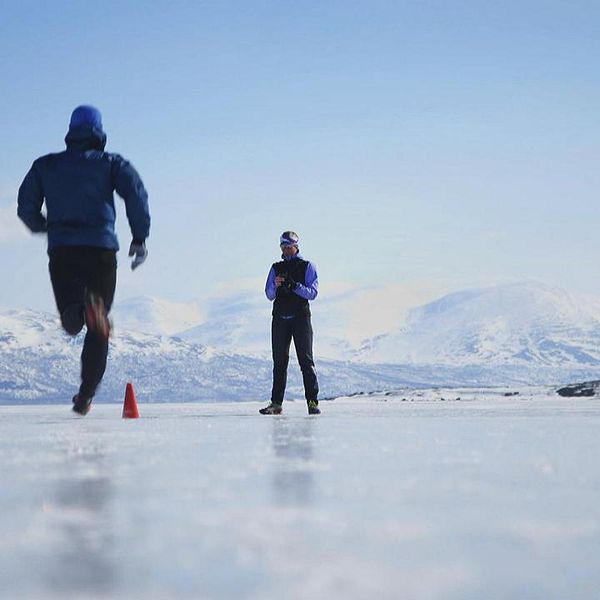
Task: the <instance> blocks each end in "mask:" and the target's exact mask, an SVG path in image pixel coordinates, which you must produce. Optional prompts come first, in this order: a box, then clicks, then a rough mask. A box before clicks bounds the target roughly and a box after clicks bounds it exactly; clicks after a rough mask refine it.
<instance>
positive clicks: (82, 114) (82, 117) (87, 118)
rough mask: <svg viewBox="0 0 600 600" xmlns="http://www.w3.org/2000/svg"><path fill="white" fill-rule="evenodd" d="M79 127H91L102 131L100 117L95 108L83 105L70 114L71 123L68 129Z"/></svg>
mask: <svg viewBox="0 0 600 600" xmlns="http://www.w3.org/2000/svg"><path fill="white" fill-rule="evenodd" d="M79 125H91V126H92V127H95V128H96V129H100V130H102V115H101V114H100V111H99V110H98V109H97V108H96V107H95V106H89V105H86V104H83V105H82V106H78V107H77V108H76V109H75V110H74V111H73V112H72V113H71V122H70V123H69V127H78V126H79Z"/></svg>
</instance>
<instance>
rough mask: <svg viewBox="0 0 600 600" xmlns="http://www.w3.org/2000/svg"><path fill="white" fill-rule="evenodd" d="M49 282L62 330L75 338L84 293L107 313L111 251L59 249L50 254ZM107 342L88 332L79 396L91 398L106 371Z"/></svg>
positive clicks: (113, 275)
mask: <svg viewBox="0 0 600 600" xmlns="http://www.w3.org/2000/svg"><path fill="white" fill-rule="evenodd" d="M49 254H50V262H49V265H48V267H49V270H50V280H51V281H52V289H53V290H54V298H55V300H56V306H57V308H58V312H59V313H60V320H61V323H62V326H63V328H64V329H65V331H66V332H67V333H68V334H69V335H77V334H78V333H79V332H80V331H81V330H82V328H83V325H84V311H83V307H84V300H85V295H86V292H95V293H96V294H98V295H99V296H101V297H102V299H103V300H104V304H105V306H106V310H107V311H109V310H110V307H111V305H112V302H113V299H114V296H115V286H116V283H117V259H116V252H115V251H114V250H106V249H105V248H95V247H92V246H61V247H59V248H54V249H53V250H51V251H50V253H49ZM107 357H108V340H106V339H102V338H101V337H99V336H98V335H96V334H95V333H93V332H91V331H88V332H87V333H86V335H85V340H84V342H83V350H82V352H81V386H80V388H79V394H80V395H81V396H84V397H86V398H91V397H92V396H93V395H94V394H95V393H96V388H97V387H98V384H99V383H100V381H102V377H103V376H104V371H105V370H106V359H107Z"/></svg>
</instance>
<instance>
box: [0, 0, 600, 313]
mask: <svg viewBox="0 0 600 600" xmlns="http://www.w3.org/2000/svg"><path fill="white" fill-rule="evenodd" d="M1 14H2V18H1V20H0V67H1V71H0V72H1V77H2V94H0V130H1V131H2V133H3V143H2V147H1V149H0V217H1V219H2V221H1V224H0V250H2V251H1V252H0V277H1V278H2V281H4V282H6V281H8V280H12V281H14V284H11V285H10V286H7V285H3V286H2V292H1V294H0V306H4V307H14V308H23V307H33V308H47V309H53V299H52V295H51V291H50V285H49V282H48V276H47V266H46V257H45V248H44V241H43V240H42V239H32V237H31V236H29V235H28V234H27V233H26V232H25V231H24V230H23V229H22V228H21V227H20V225H19V224H18V223H17V222H16V220H14V217H13V213H14V207H15V198H16V191H17V189H18V186H19V184H20V182H21V180H22V178H23V176H24V175H25V173H26V172H27V170H28V168H29V166H30V165H31V162H32V161H33V160H34V159H35V158H36V157H38V156H40V155H42V154H45V153H48V152H53V151H58V150H61V149H62V148H63V145H64V144H63V138H64V135H65V133H66V129H67V123H68V119H69V115H70V112H71V110H72V109H73V108H74V107H75V106H76V105H78V104H81V103H91V104H95V105H96V106H98V107H99V108H100V110H101V111H102V113H103V120H104V126H105V129H106V132H107V134H108V144H107V149H108V150H109V151H115V152H119V153H121V154H123V155H124V156H125V157H126V158H128V159H129V160H131V162H132V163H133V164H134V165H135V166H136V168H137V169H138V171H139V172H140V174H141V175H142V178H143V179H144V182H145V184H146V187H147V188H148V191H149V193H150V203H151V210H152V218H153V226H152V233H151V237H150V239H149V240H148V247H149V250H150V256H149V259H148V262H147V264H146V265H144V267H143V269H140V270H138V271H137V272H136V273H133V274H132V273H130V272H129V270H128V268H126V262H125V258H126V257H125V256H124V253H123V252H122V253H121V255H120V266H121V268H120V270H119V291H118V294H119V295H120V296H121V297H125V296H131V295H140V294H147V295H151V296H157V297H161V298H165V299H170V300H174V301H186V300H190V299H193V298H196V297H199V296H204V295H207V294H210V293H211V291H212V290H216V289H218V287H219V286H223V285H225V286H229V287H230V288H231V287H234V288H235V286H236V285H238V282H239V286H240V287H243V286H247V285H248V283H249V282H254V281H256V282H258V284H257V285H262V282H263V280H264V278H265V277H266V273H267V271H268V268H269V266H270V264H271V262H273V261H274V260H277V258H278V247H277V243H278V236H279V233H280V231H281V230H283V229H288V228H293V229H295V230H296V231H298V233H299V234H300V237H301V248H302V251H303V253H304V255H305V256H306V257H307V258H309V259H311V260H313V261H314V262H315V263H316V264H317V266H318V268H319V275H320V280H321V285H322V290H325V291H327V290H330V291H332V292H333V291H335V290H336V289H338V288H340V289H341V287H343V286H370V285H380V284H388V283H389V284H402V285H406V286H412V287H413V288H419V287H423V288H427V289H434V290H439V291H440V292H443V291H449V290H453V289H459V288H462V287H468V286H473V285H483V284H487V283H497V282H501V281H508V280H514V279H532V278H533V279H540V280H543V281H545V282H548V283H552V284H556V285H559V286H563V287H568V288H570V289H573V290H575V291H578V292H586V293H592V294H596V295H600V277H599V275H600V272H599V267H598V259H599V257H600V235H598V229H599V227H598V218H597V216H598V211H599V209H598V201H597V197H598V190H599V189H600V175H599V170H598V166H597V162H598V157H599V156H600V141H599V140H600V135H599V134H600V119H599V117H598V110H599V108H598V107H599V106H600V85H599V83H600V81H599V79H600V78H599V75H598V72H599V70H598V61H599V59H600V38H599V36H598V30H599V28H600V5H598V3H596V2H578V1H572V2H558V1H551V0H549V1H546V2H534V1H522V2H511V1H509V2H502V3H500V2H483V1H481V2H476V1H456V2H454V1H451V0H447V1H424V0H423V1H406V2H378V1H366V0H365V1H362V2H353V1H344V2H341V1H331V2H327V1H319V2H317V1H311V2H302V1H296V2H291V1H289V2H288V1H278V2H275V1H255V2H254V1H248V2H226V1H223V2H216V1H215V2H173V1H170V2H161V1H154V2H112V1H110V0H109V1H104V2H102V3H87V2H61V1H57V2H54V3H51V4H47V3H43V2H28V1H24V2H1ZM118 231H119V237H120V241H121V246H122V248H123V249H126V248H127V246H128V244H129V233H128V229H127V223H126V220H125V214H124V210H123V209H122V205H121V207H120V209H119V216H118ZM118 297H119V296H118Z"/></svg>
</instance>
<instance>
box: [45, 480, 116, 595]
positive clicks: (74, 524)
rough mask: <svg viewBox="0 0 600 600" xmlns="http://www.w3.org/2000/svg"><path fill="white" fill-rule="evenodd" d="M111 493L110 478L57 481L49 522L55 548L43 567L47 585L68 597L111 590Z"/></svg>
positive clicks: (113, 577) (112, 579)
mask: <svg viewBox="0 0 600 600" xmlns="http://www.w3.org/2000/svg"><path fill="white" fill-rule="evenodd" d="M110 495H111V487H110V480H109V479H108V478H107V477H104V476H101V477H97V478H84V479H77V478H73V479H61V480H59V482H58V486H57V491H56V497H55V503H54V504H53V505H52V514H53V515H54V519H53V522H51V524H52V525H53V527H54V529H55V531H54V532H53V533H52V535H53V537H54V538H55V540H56V542H55V543H56V549H55V552H53V553H52V554H51V559H52V560H51V562H50V564H48V565H46V569H45V578H46V580H47V582H48V587H50V588H53V589H55V590H56V591H58V592H61V593H64V594H66V595H67V597H68V596H69V595H70V594H81V593H83V592H85V593H88V594H89V593H97V594H99V595H101V594H108V593H109V592H110V591H111V590H112V588H113V584H114V580H115V564H114V561H113V552H112V547H111V544H112V529H111V527H110V514H109V503H110Z"/></svg>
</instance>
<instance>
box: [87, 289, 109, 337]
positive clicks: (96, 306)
mask: <svg viewBox="0 0 600 600" xmlns="http://www.w3.org/2000/svg"><path fill="white" fill-rule="evenodd" d="M85 324H86V326H87V328H88V331H93V332H94V333H95V334H96V335H97V336H98V337H99V338H101V339H103V340H107V339H108V336H109V335H110V330H111V322H110V319H109V318H108V315H107V313H106V306H105V305H104V300H103V299H102V297H101V296H99V295H98V294H95V293H94V292H90V293H89V294H88V295H87V298H86V301H85Z"/></svg>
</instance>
